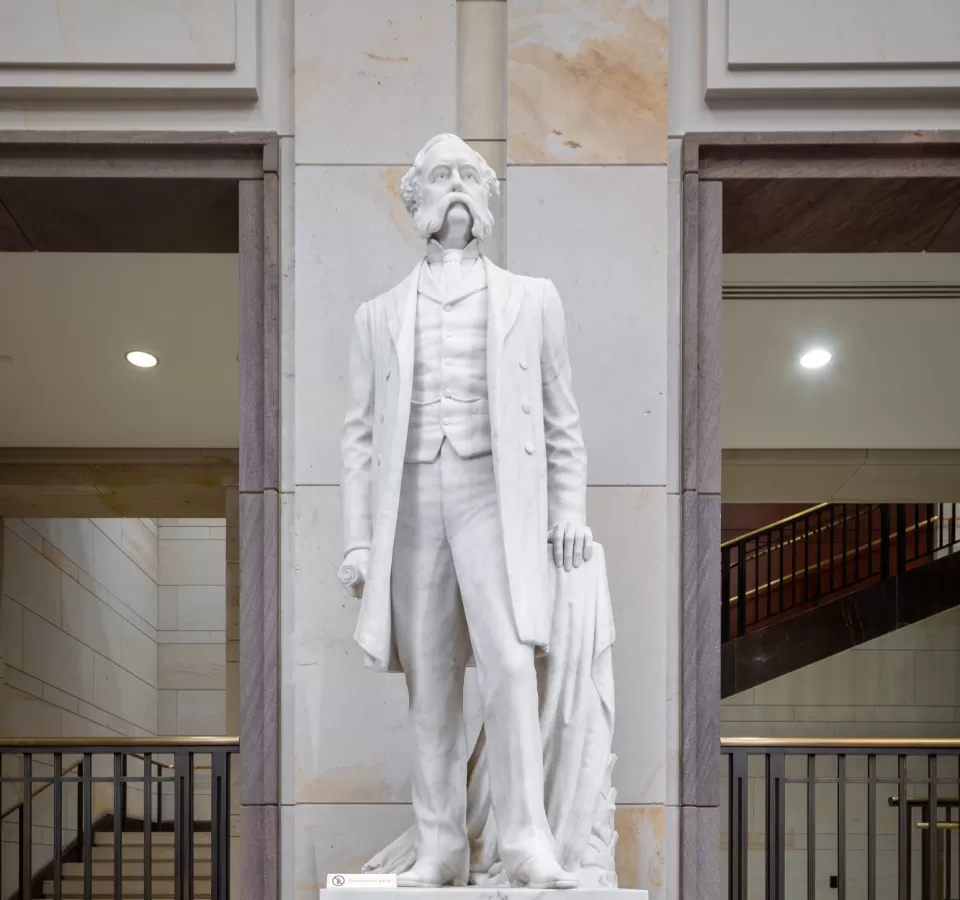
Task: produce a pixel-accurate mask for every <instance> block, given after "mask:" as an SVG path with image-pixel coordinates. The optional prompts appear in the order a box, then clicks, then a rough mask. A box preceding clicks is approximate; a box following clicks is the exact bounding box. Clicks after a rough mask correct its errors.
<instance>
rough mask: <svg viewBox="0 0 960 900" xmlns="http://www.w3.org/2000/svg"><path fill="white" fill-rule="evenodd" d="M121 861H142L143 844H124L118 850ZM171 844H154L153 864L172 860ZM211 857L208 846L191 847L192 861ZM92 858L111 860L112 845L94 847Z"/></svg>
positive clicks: (152, 850)
mask: <svg viewBox="0 0 960 900" xmlns="http://www.w3.org/2000/svg"><path fill="white" fill-rule="evenodd" d="M120 852H121V855H122V857H123V859H127V860H140V861H141V862H142V861H143V844H132V845H131V844H124V845H123V847H121V848H120ZM173 855H174V847H173V844H160V845H159V846H158V845H157V844H154V845H153V846H152V847H151V848H150V856H151V857H152V858H153V860H154V862H156V861H157V860H171V861H172V860H173ZM211 857H212V849H211V847H210V846H209V845H204V844H201V845H199V846H197V845H196V844H194V847H193V858H194V860H209V859H211ZM93 858H94V859H95V860H97V861H105V860H110V861H112V860H113V844H110V845H108V846H105V847H104V846H100V847H98V846H96V845H94V848H93Z"/></svg>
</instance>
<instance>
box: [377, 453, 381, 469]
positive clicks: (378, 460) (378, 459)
mask: <svg viewBox="0 0 960 900" xmlns="http://www.w3.org/2000/svg"><path fill="white" fill-rule="evenodd" d="M377 465H378V466H379V465H380V454H379V453H378V454H377Z"/></svg>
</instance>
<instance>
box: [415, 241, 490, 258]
mask: <svg viewBox="0 0 960 900" xmlns="http://www.w3.org/2000/svg"><path fill="white" fill-rule="evenodd" d="M461 254H462V255H461ZM426 256H427V262H428V263H442V262H443V261H444V260H445V259H456V258H457V256H460V259H461V260H462V261H463V262H467V261H468V260H472V259H479V258H480V241H478V240H477V239H476V238H474V239H473V240H472V241H470V243H469V244H467V246H466V247H464V248H463V250H447V249H446V248H445V247H443V246H442V245H441V244H440V243H439V242H438V241H436V240H433V239H431V240H430V241H428V242H427V254H426Z"/></svg>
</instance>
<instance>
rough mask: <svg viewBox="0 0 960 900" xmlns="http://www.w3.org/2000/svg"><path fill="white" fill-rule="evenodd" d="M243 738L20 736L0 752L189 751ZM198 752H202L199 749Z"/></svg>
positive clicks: (2, 743)
mask: <svg viewBox="0 0 960 900" xmlns="http://www.w3.org/2000/svg"><path fill="white" fill-rule="evenodd" d="M239 743H240V738H239V737H236V736H234V735H230V736H226V737H225V736H222V735H216V736H213V737H201V736H197V737H193V736H183V737H177V736H176V735H166V736H163V737H119V736H114V735H111V736H110V737H98V738H90V737H20V738H0V753H5V752H7V751H8V750H26V749H30V748H33V747H36V748H38V749H45V748H50V747H67V746H69V747H70V748H71V750H70V751H69V752H71V753H72V752H73V749H72V748H74V747H91V748H95V749H97V748H102V749H104V750H111V749H114V748H122V747H140V748H143V749H146V750H147V751H150V750H151V749H157V750H160V751H163V750H188V749H190V748H191V747H198V748H212V749H219V748H227V749H229V748H230V747H233V746H237V745H239ZM197 752H202V751H200V750H198V751H197ZM131 755H132V754H131Z"/></svg>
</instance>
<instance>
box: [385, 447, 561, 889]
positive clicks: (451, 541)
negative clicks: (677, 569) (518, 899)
mask: <svg viewBox="0 0 960 900" xmlns="http://www.w3.org/2000/svg"><path fill="white" fill-rule="evenodd" d="M391 577H392V584H391V593H392V604H393V621H394V635H395V639H396V643H397V653H398V656H399V659H400V663H401V665H402V666H403V671H404V673H405V675H406V680H407V691H408V694H409V698H410V709H411V715H412V720H413V730H414V740H415V745H416V746H415V760H414V768H413V811H414V818H415V821H416V826H417V829H418V845H417V858H418V859H423V858H433V859H436V860H438V861H439V862H441V864H443V865H444V866H445V867H447V869H448V871H450V873H451V874H453V875H454V876H455V877H457V878H460V879H462V880H463V881H464V882H465V881H466V879H467V875H468V872H469V858H470V857H469V846H468V841H467V829H466V807H467V794H466V784H467V749H466V743H465V736H464V725H463V679H464V670H465V667H466V663H467V661H468V659H469V655H470V650H471V646H472V649H473V655H474V660H475V661H476V665H477V676H478V679H477V680H478V685H479V689H480V697H481V702H482V704H483V720H484V729H485V732H486V742H487V743H486V747H487V753H488V760H489V769H488V771H489V780H490V792H491V802H492V806H493V815H494V818H495V821H496V823H497V835H498V845H499V846H498V849H499V853H500V859H501V860H502V862H503V864H504V867H505V869H506V871H507V873H508V874H511V873H512V872H514V871H515V870H516V869H517V868H519V867H520V866H521V865H522V864H523V863H524V862H525V861H526V860H528V859H529V858H530V857H531V856H534V855H540V854H544V855H546V856H547V857H548V858H550V859H552V858H554V852H555V851H554V843H553V837H552V835H551V832H550V827H549V825H548V823H547V817H546V814H545V812H544V799H543V749H542V744H541V738H540V722H539V713H538V696H537V677H536V670H535V667H534V651H533V648H532V647H530V646H529V645H527V644H524V643H522V642H521V641H520V639H519V638H518V637H517V629H516V625H515V622H514V616H513V610H512V606H511V599H510V590H509V585H508V580H507V570H506V562H505V558H504V552H503V536H502V529H501V525H500V519H499V511H498V506H497V489H496V481H495V478H494V471H493V457H492V456H490V455H486V456H479V457H474V458H471V459H461V458H460V457H459V456H458V455H457V453H456V451H455V450H454V449H453V447H452V446H451V444H450V442H449V441H444V443H443V446H442V447H441V450H440V455H439V456H438V457H437V458H436V459H435V460H434V461H433V462H430V463H407V464H406V465H404V468H403V478H402V481H401V488H400V506H399V516H398V519H397V532H396V538H395V542H394V552H393V570H392V576H391ZM519 599H520V600H521V601H522V598H519Z"/></svg>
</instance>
